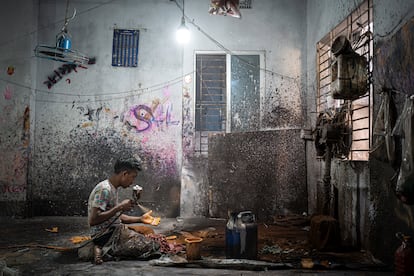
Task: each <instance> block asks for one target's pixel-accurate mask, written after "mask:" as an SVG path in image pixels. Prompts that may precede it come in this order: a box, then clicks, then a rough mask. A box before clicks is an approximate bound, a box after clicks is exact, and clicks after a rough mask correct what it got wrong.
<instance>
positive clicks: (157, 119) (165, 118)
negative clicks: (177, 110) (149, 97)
mask: <svg viewBox="0 0 414 276" xmlns="http://www.w3.org/2000/svg"><path fill="white" fill-rule="evenodd" d="M172 109H173V106H172V103H171V102H170V100H168V99H166V100H164V102H161V101H160V100H159V99H155V100H153V101H152V103H151V107H149V106H147V105H137V106H134V107H132V108H131V109H130V110H129V112H128V113H127V114H126V115H127V116H126V120H125V124H127V125H129V126H130V127H132V128H135V129H136V131H137V132H143V131H146V130H151V129H155V128H157V129H158V130H163V127H164V126H166V127H168V126H171V125H178V124H179V123H180V121H178V120H177V121H174V120H173V119H172Z"/></svg>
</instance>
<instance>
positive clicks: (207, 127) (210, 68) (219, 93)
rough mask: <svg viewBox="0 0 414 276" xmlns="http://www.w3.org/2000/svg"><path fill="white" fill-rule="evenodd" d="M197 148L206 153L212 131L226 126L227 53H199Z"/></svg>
mask: <svg viewBox="0 0 414 276" xmlns="http://www.w3.org/2000/svg"><path fill="white" fill-rule="evenodd" d="M195 90H196V106H195V130H196V143H195V145H196V148H195V149H196V151H197V152H200V153H206V152H207V150H208V135H209V134H211V133H215V132H222V131H225V130H226V112H227V108H226V103H227V101H226V55H225V54H197V55H196V89H195Z"/></svg>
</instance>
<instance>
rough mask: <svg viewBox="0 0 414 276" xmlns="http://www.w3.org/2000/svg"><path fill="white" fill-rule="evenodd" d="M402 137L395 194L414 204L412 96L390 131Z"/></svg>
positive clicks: (405, 201) (402, 199) (413, 115)
mask: <svg viewBox="0 0 414 276" xmlns="http://www.w3.org/2000/svg"><path fill="white" fill-rule="evenodd" d="M392 134H393V135H395V136H400V137H401V139H402V145H401V146H402V160H401V166H400V170H399V173H398V179H397V187H396V194H397V196H398V197H399V199H400V200H401V201H402V202H404V203H406V204H410V205H412V204H414V145H413V142H414V97H411V98H407V99H406V101H405V103H404V108H403V111H402V113H401V115H400V117H399V118H398V120H397V123H396V125H395V127H394V129H393V131H392Z"/></svg>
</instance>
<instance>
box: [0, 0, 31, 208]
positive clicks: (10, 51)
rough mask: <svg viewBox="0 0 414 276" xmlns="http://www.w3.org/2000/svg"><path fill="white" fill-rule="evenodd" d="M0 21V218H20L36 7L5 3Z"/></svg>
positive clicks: (27, 152)
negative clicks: (3, 216)
mask: <svg viewBox="0 0 414 276" xmlns="http://www.w3.org/2000/svg"><path fill="white" fill-rule="evenodd" d="M1 6H2V8H1V9H2V12H1V14H2V16H1V17H0V33H1V34H2V37H1V39H0V48H1V51H0V68H1V70H0V91H1V95H0V152H1V158H0V210H1V212H0V215H13V216H24V215H25V210H26V203H27V201H26V199H27V197H28V190H29V189H30V188H29V186H28V183H27V182H28V166H29V156H30V149H31V133H30V125H31V123H32V124H33V121H31V119H32V116H31V113H32V109H33V108H32V104H31V100H32V90H31V89H30V87H33V85H34V84H35V75H36V72H35V60H34V59H33V53H32V49H33V48H34V45H35V43H36V37H37V33H36V22H37V12H38V6H37V4H36V1H24V0H22V1H7V2H5V3H2V4H1Z"/></svg>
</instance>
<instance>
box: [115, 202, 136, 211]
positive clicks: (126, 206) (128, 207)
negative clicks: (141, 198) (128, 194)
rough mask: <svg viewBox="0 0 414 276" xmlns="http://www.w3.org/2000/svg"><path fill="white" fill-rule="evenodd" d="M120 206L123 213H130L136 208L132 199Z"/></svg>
mask: <svg viewBox="0 0 414 276" xmlns="http://www.w3.org/2000/svg"><path fill="white" fill-rule="evenodd" d="M118 206H119V209H120V211H121V212H124V211H130V210H131V209H132V207H133V206H134V202H133V201H132V200H131V199H124V200H123V201H122V202H121V203H119V204H118Z"/></svg>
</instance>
